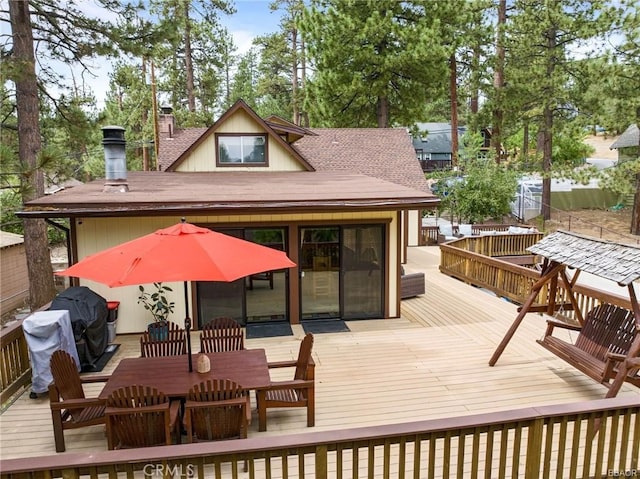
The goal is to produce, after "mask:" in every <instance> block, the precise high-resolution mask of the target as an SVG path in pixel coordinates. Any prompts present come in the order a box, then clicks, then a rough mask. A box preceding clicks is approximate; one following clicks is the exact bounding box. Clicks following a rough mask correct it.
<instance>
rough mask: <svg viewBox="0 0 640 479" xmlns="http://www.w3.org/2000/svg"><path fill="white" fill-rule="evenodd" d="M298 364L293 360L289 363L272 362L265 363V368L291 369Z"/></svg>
mask: <svg viewBox="0 0 640 479" xmlns="http://www.w3.org/2000/svg"><path fill="white" fill-rule="evenodd" d="M297 364H298V361H296V360H295V359H294V360H290V361H274V362H272V363H267V367H268V368H269V369H276V368H291V367H296V366H297Z"/></svg>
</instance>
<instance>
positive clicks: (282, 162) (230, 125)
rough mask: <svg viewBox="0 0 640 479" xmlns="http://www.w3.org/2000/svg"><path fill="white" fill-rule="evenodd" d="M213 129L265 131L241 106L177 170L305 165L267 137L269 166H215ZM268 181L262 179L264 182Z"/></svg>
mask: <svg viewBox="0 0 640 479" xmlns="http://www.w3.org/2000/svg"><path fill="white" fill-rule="evenodd" d="M215 133H233V134H238V133H247V134H255V133H264V134H265V135H267V136H268V134H267V132H266V131H265V130H264V129H262V127H261V126H260V125H259V124H258V123H257V122H256V121H255V120H253V119H252V118H251V117H250V116H249V115H248V114H247V113H246V112H245V111H244V110H238V111H236V113H235V114H234V115H233V116H231V117H230V118H229V119H227V121H225V122H224V123H223V124H222V125H220V128H218V130H217V131H216V132H214V134H211V135H209V137H208V138H207V139H206V140H205V141H204V142H203V143H202V144H201V145H200V146H199V147H198V148H197V150H196V151H194V152H193V153H192V154H191V155H190V156H189V158H187V159H186V160H185V161H183V162H182V163H181V164H180V166H179V167H178V168H177V170H176V171H189V172H197V171H304V170H305V168H304V167H303V166H302V165H301V164H300V163H299V162H298V161H297V160H296V159H295V158H292V157H291V155H290V153H289V152H287V151H285V149H284V148H283V147H282V146H281V145H279V144H278V143H277V142H276V141H274V139H273V138H268V140H267V147H268V149H269V152H268V155H267V156H268V158H269V165H268V166H264V167H263V166H225V167H223V168H218V167H216V154H217V153H216V139H215ZM266 185H267V182H266V181H265V186H266Z"/></svg>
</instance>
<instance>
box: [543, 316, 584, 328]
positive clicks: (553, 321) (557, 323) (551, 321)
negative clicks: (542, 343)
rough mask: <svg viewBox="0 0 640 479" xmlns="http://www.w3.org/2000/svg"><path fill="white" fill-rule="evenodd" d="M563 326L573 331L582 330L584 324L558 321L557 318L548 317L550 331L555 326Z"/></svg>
mask: <svg viewBox="0 0 640 479" xmlns="http://www.w3.org/2000/svg"><path fill="white" fill-rule="evenodd" d="M556 327H557V328H563V329H570V330H572V331H580V330H582V326H580V325H578V324H569V323H565V322H563V321H558V320H557V319H547V329H548V331H551V330H553V328H556Z"/></svg>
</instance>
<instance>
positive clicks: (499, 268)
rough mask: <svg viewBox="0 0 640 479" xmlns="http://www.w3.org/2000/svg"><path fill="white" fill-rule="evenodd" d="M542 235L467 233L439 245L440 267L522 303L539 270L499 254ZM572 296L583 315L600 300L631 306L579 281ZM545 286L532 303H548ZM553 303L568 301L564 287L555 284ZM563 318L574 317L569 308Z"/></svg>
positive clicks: (522, 249) (520, 250) (516, 251)
mask: <svg viewBox="0 0 640 479" xmlns="http://www.w3.org/2000/svg"><path fill="white" fill-rule="evenodd" d="M540 238H542V234H538V233H536V234H531V233H529V234H508V235H489V236H477V237H476V236H467V237H464V238H460V239H458V240H455V241H451V242H449V243H446V244H442V245H440V271H441V272H442V273H444V274H447V275H449V276H453V277H455V278H458V279H460V280H462V281H464V282H465V283H468V284H471V285H474V286H478V287H480V288H485V289H487V290H489V291H492V292H493V293H495V294H496V295H497V296H500V297H503V298H507V299H509V300H511V301H513V302H514V303H517V304H523V303H524V302H525V301H526V299H527V297H528V296H529V295H530V294H531V287H532V286H533V284H535V282H536V281H537V280H538V279H539V278H540V272H539V271H537V270H536V269H533V268H527V267H524V266H519V265H516V264H512V263H510V262H508V261H503V260H502V259H500V258H501V257H508V256H518V255H527V254H529V253H528V252H527V250H526V248H528V247H529V246H531V245H533V244H535V243H536V242H537V241H539V240H540ZM572 289H573V292H574V296H575V298H576V301H577V303H578V305H579V307H580V312H581V313H582V314H583V317H584V315H586V313H587V312H588V311H590V310H591V309H593V308H594V307H595V306H597V305H598V304H600V303H608V304H613V305H616V306H620V307H622V308H625V309H631V301H630V300H629V298H625V297H623V296H618V295H615V294H611V293H607V292H605V291H601V290H598V289H595V288H591V287H588V286H583V285H579V284H577V285H575V286H574V287H573V288H572ZM548 294H549V290H548V288H547V287H544V288H542V289H541V290H540V293H539V294H538V298H537V299H536V301H535V303H537V304H548V301H547V297H548ZM557 295H558V297H557V298H556V303H557V304H562V303H568V296H567V291H566V290H565V289H564V288H563V287H562V285H559V287H558V293H557ZM561 314H563V315H564V316H565V317H566V318H570V319H572V318H574V316H575V313H574V312H573V311H571V310H569V309H567V310H564V311H562V312H561Z"/></svg>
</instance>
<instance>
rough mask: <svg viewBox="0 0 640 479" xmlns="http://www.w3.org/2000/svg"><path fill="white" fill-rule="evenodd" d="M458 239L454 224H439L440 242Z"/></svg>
mask: <svg viewBox="0 0 640 479" xmlns="http://www.w3.org/2000/svg"><path fill="white" fill-rule="evenodd" d="M455 239H458V237H457V236H455V235H454V234H453V225H451V224H446V225H440V226H438V244H440V243H445V242H447V241H452V240H455Z"/></svg>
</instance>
